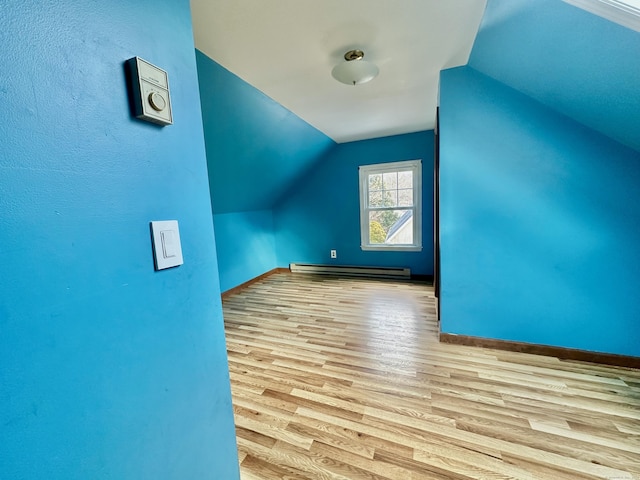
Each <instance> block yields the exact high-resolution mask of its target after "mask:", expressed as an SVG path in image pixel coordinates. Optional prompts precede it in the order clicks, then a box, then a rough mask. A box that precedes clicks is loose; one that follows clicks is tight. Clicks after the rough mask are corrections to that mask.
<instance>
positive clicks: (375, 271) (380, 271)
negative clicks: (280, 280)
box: [289, 263, 411, 279]
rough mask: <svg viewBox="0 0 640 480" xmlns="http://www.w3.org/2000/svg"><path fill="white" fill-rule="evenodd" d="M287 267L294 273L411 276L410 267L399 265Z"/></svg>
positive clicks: (301, 265) (295, 265)
mask: <svg viewBox="0 0 640 480" xmlns="http://www.w3.org/2000/svg"><path fill="white" fill-rule="evenodd" d="M289 269H290V270H291V271H292V272H294V273H315V274H320V275H344V276H352V277H353V276H355V277H379V278H405V279H409V278H411V269H410V268H401V267H357V266H345V265H314V264H310V263H291V264H290V265H289Z"/></svg>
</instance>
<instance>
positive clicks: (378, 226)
mask: <svg viewBox="0 0 640 480" xmlns="http://www.w3.org/2000/svg"><path fill="white" fill-rule="evenodd" d="M369 242H370V243H371V244H373V245H380V244H385V245H399V244H402V245H406V244H412V243H413V210H384V211H377V212H369Z"/></svg>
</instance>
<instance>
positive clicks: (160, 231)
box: [151, 220, 184, 270]
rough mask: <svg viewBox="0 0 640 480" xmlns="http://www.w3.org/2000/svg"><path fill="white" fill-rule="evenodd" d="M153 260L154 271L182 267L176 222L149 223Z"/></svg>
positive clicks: (178, 231)
mask: <svg viewBox="0 0 640 480" xmlns="http://www.w3.org/2000/svg"><path fill="white" fill-rule="evenodd" d="M151 239H152V242H153V260H154V262H155V267H156V270H164V269H165V268H170V267H177V266H178V265H182V264H183V263H184V260H183V259H182V246H181V245H180V230H179V228H178V221H177V220H163V221H160V222H151Z"/></svg>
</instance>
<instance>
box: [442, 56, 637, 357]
mask: <svg viewBox="0 0 640 480" xmlns="http://www.w3.org/2000/svg"><path fill="white" fill-rule="evenodd" d="M440 88H441V90H440V92H441V97H440V98H441V107H440V108H441V109H440V119H441V175H440V178H441V239H442V249H441V252H442V296H441V302H442V303H441V307H442V308H441V314H442V331H444V332H448V333H456V334H463V335H473V336H479V337H489V338H499V339H504V340H515V341H522V342H530V343H539V344H546V345H555V346H562V347H571V348H579V349H585V350H593V351H600V352H607V353H616V354H624V355H635V356H640V325H639V324H638V318H640V303H639V302H638V295H637V289H638V285H640V249H638V245H639V244H640V193H639V190H638V184H639V183H640V153H639V152H637V151H634V150H632V149H630V148H628V147H625V146H623V145H621V144H620V143H617V142H615V141H613V140H611V139H610V138H607V137H605V136H604V135H602V134H600V133H598V132H596V131H594V130H591V129H589V128H587V127H585V126H583V125H581V124H579V123H577V122H575V121H573V120H571V119H569V118H568V117H566V116H564V115H560V114H558V113H556V112H554V111H553V110H551V109H549V108H548V107H546V106H544V105H542V104H541V103H538V102H536V101H535V100H533V99H531V98H530V97H527V96H525V95H523V94H522V93H519V92H517V91H515V90H513V89H511V88H509V87H507V86H505V85H504V84H501V83H499V82H497V81H495V80H493V79H490V78H489V77H487V76H485V75H482V74H480V73H479V72H477V71H475V70H473V69H472V68H469V67H461V68H458V69H453V70H447V71H445V72H442V74H441V87H440Z"/></svg>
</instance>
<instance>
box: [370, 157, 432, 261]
mask: <svg viewBox="0 0 640 480" xmlns="http://www.w3.org/2000/svg"><path fill="white" fill-rule="evenodd" d="M403 171H405V172H406V171H411V172H413V207H397V206H395V207H369V182H368V178H369V175H372V174H377V173H388V172H403ZM359 175H360V242H361V243H360V248H362V250H365V251H366V250H369V251H384V252H389V251H402V252H420V251H422V160H420V159H418V160H407V161H401V162H389V163H378V164H373V165H361V166H360V167H359ZM372 210H413V243H412V244H379V243H375V244H372V243H371V241H370V239H369V212H370V211H372Z"/></svg>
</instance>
